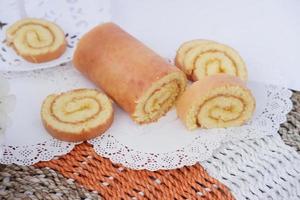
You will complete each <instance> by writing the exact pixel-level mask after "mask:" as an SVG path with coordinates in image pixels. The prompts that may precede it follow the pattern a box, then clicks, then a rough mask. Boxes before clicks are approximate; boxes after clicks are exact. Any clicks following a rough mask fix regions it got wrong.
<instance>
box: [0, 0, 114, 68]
mask: <svg viewBox="0 0 300 200" xmlns="http://www.w3.org/2000/svg"><path fill="white" fill-rule="evenodd" d="M19 2H22V1H21V0H6V1H0V13H1V16H0V22H1V23H2V28H0V71H28V70H36V69H44V68H50V67H55V66H58V65H60V64H63V63H66V62H69V61H71V59H72V56H73V52H74V47H75V46H76V43H77V41H78V39H79V38H80V36H81V35H82V34H84V33H85V32H87V31H88V30H89V29H90V28H91V27H93V26H95V25H97V24H99V23H103V22H106V21H109V20H110V2H109V0H85V1H77V0H67V1H60V0H36V1H30V0H25V1H24V7H23V8H24V10H25V14H26V13H27V14H26V16H28V17H36V18H41V19H47V20H49V21H52V22H55V23H57V24H58V25H59V26H60V27H61V28H62V29H63V30H64V32H65V34H66V40H67V42H68V47H67V50H66V52H65V53H64V54H63V55H62V56H61V57H60V58H58V59H55V60H53V61H49V62H44V63H30V62H28V61H26V60H24V59H23V58H22V57H20V56H19V55H17V54H16V52H15V51H14V50H13V49H12V48H10V47H8V46H7V45H6V44H5V42H4V41H5V30H6V29H7V28H8V27H9V25H11V24H12V23H14V22H15V21H17V20H19V19H21V18H23V17H24V12H23V11H22V6H21V7H20V5H19V4H18V3H19Z"/></svg>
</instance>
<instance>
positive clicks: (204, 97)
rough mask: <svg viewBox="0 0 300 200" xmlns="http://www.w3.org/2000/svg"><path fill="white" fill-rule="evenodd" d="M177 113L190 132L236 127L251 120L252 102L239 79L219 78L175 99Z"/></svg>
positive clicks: (208, 79) (200, 83)
mask: <svg viewBox="0 0 300 200" xmlns="http://www.w3.org/2000/svg"><path fill="white" fill-rule="evenodd" d="M176 110H177V114H178V116H179V118H180V119H181V120H182V122H183V123H184V124H185V126H186V127H187V128H188V129H189V130H194V129H196V128H198V127H201V128H226V127H235V126H240V125H242V124H244V123H245V122H246V121H248V120H249V119H250V118H251V117H252V115H253V113H254V110H255V99H254V97H253V95H252V94H251V91H250V90H249V89H248V88H247V87H246V85H245V83H244V82H243V81H241V80H240V79H239V78H237V77H234V76H231V75H225V74H218V75H212V76H207V77H205V78H203V79H201V80H199V81H196V82H194V83H193V84H192V85H191V86H190V87H188V88H187V89H186V91H185V92H184V93H183V94H182V95H181V97H180V98H179V99H178V101H177V103H176Z"/></svg>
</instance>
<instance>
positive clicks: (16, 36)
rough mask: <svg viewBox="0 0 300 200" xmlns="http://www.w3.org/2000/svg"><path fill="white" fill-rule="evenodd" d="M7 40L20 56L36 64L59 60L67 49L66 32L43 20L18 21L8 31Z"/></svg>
mask: <svg viewBox="0 0 300 200" xmlns="http://www.w3.org/2000/svg"><path fill="white" fill-rule="evenodd" d="M6 40H7V42H8V44H9V45H12V46H13V48H14V49H15V50H16V51H17V53H18V54H19V55H21V56H22V57H23V58H24V59H26V60H27V61H30V62H34V63H39V62H46V61H49V60H53V59H55V58H58V57H60V56H61V55H62V54H63V53H64V52H65V49H66V40H65V35H64V32H63V31H62V30H61V29H60V28H59V27H58V26H57V25H55V24H54V23H51V22H48V21H45V20H41V19H32V18H28V19H23V20H20V21H17V22H16V23H14V24H13V25H12V26H10V27H9V28H8V29H7V31H6Z"/></svg>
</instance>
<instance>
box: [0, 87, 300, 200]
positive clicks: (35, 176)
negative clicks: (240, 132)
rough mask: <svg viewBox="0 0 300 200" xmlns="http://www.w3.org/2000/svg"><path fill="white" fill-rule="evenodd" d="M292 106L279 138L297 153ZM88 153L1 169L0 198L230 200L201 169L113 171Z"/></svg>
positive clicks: (297, 115) (299, 102) (298, 109)
mask: <svg viewBox="0 0 300 200" xmlns="http://www.w3.org/2000/svg"><path fill="white" fill-rule="evenodd" d="M292 100H293V104H294V107H293V110H292V111H291V112H290V113H289V114H288V117H287V118H288V121H287V122H285V123H284V124H282V126H281V128H280V130H279V133H280V135H281V137H282V138H283V140H284V142H285V143H286V144H288V145H290V146H292V147H293V148H295V149H296V150H297V151H298V152H299V153H300V133H299V132H300V131H299V130H300V93H299V92H294V93H293V96H292ZM76 151H78V152H80V153H79V154H78V153H76ZM91 151H93V150H92V148H91V147H90V146H89V144H86V143H84V144H81V145H78V146H77V147H76V148H75V149H74V150H73V151H72V152H71V153H70V154H68V155H65V156H62V157H61V158H59V159H58V160H52V161H50V162H41V163H39V164H37V165H36V166H37V167H41V168H40V169H39V168H37V167H33V166H30V167H20V166H16V165H8V166H6V167H5V168H4V169H1V170H0V171H1V172H0V197H1V198H3V199H99V198H100V195H101V196H102V197H103V198H104V199H120V198H118V197H123V199H135V198H136V199H161V198H159V197H161V196H164V198H163V199H184V198H188V199H196V198H197V199H233V197H232V195H231V194H230V192H229V191H228V189H227V188H226V187H225V186H224V185H222V184H220V183H219V182H218V181H217V180H215V179H213V178H211V177H209V176H208V175H207V173H206V172H205V171H204V170H203V168H202V167H201V166H200V165H194V166H191V167H184V168H181V169H177V170H166V171H158V172H149V171H144V170H142V171H134V170H128V169H124V168H123V167H122V166H120V165H113V164H112V163H111V162H110V161H109V160H108V159H104V158H101V157H100V156H98V155H94V154H93V152H91ZM44 166H50V167H51V168H53V169H55V170H57V171H54V170H52V169H50V168H49V167H44ZM87 166H90V167H87ZM58 171H59V172H58ZM91 174H93V176H90V175H91ZM62 175H64V176H65V177H63V176H62ZM66 177H69V178H66ZM75 180H76V181H77V182H78V183H79V184H77V183H75V182H76V181H75ZM80 185H85V188H86V189H85V188H84V187H82V186H80ZM98 191H99V193H98ZM123 195H124V196H123ZM159 195H161V196H159Z"/></svg>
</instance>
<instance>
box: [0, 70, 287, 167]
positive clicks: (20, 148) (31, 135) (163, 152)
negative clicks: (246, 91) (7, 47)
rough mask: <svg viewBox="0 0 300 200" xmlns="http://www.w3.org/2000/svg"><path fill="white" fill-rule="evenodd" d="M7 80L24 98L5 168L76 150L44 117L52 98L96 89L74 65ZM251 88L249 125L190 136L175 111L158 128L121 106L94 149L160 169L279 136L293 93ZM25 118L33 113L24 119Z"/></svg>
mask: <svg viewBox="0 0 300 200" xmlns="http://www.w3.org/2000/svg"><path fill="white" fill-rule="evenodd" d="M3 75H4V76H5V77H6V78H8V80H9V81H10V83H11V87H12V93H15V94H18V95H17V103H16V109H15V112H13V113H12V116H11V117H12V118H13V119H14V120H15V121H13V123H12V126H10V127H8V128H7V134H6V135H7V138H6V139H7V140H6V144H5V146H4V148H5V149H4V150H5V154H4V158H3V159H0V163H4V164H9V163H17V164H21V165H31V164H33V163H36V162H39V161H42V160H49V159H51V158H53V157H54V156H57V155H61V154H65V153H67V152H69V151H71V149H72V148H73V147H74V143H68V142H62V141H58V140H56V139H53V138H52V137H51V136H49V134H48V133H47V132H46V131H45V129H44V128H43V127H42V124H41V120H40V114H39V112H40V106H41V103H42V100H43V99H44V98H45V97H46V96H47V95H48V94H50V93H57V92H62V91H66V90H70V89H75V88H82V87H85V88H93V87H95V86H94V85H93V84H91V83H90V82H89V81H88V80H86V79H85V78H84V77H83V76H82V75H81V74H80V73H79V72H77V71H76V70H75V69H73V67H70V66H60V67H56V68H52V69H44V70H39V71H31V72H19V73H8V72H7V73H3ZM249 87H250V88H251V89H252V92H253V94H254V96H255V98H256V102H257V110H256V113H255V114H254V117H253V119H252V120H251V121H250V122H249V123H248V124H246V125H244V126H241V127H236V128H228V129H210V130H204V129H198V130H196V131H194V132H189V131H187V130H186V129H185V127H184V126H183V124H182V123H181V122H180V121H179V119H178V118H177V116H176V113H175V111H174V110H173V111H170V112H169V113H168V114H167V115H166V116H165V117H163V118H161V119H160V120H159V121H158V122H157V123H152V124H149V125H143V126H140V125H136V124H135V123H133V122H132V121H131V119H130V118H129V117H128V115H127V113H125V112H124V111H122V110H121V109H119V108H118V107H117V106H115V108H116V109H115V111H116V114H115V120H114V123H113V125H112V127H111V128H110V129H109V130H108V131H107V132H106V133H105V134H104V135H102V136H99V137H98V138H95V139H93V140H90V141H88V142H89V143H91V144H93V145H94V149H95V150H96V152H97V153H98V154H100V155H102V156H104V157H107V158H109V159H111V160H112V161H113V162H116V163H121V164H123V165H124V166H126V167H129V168H133V169H148V170H158V169H173V168H178V167H182V166H185V165H193V164H195V163H196V162H199V161H203V160H206V159H208V158H209V157H210V156H211V155H212V153H213V152H214V151H215V150H216V149H218V148H219V147H220V146H221V145H222V144H224V143H226V142H228V141H236V140H246V139H251V138H261V137H265V136H266V135H272V134H277V130H278V128H279V125H280V123H282V122H284V121H285V120H286V114H287V113H288V112H289V111H290V110H291V108H292V102H291V100H290V96H291V92H290V91H289V90H288V89H286V88H282V87H277V86H272V85H264V84H261V83H255V82H250V84H249ZM24 113H30V114H29V115H26V117H24ZM16 121H17V122H18V124H17V125H16ZM24 130H26V134H25V133H24Z"/></svg>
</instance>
